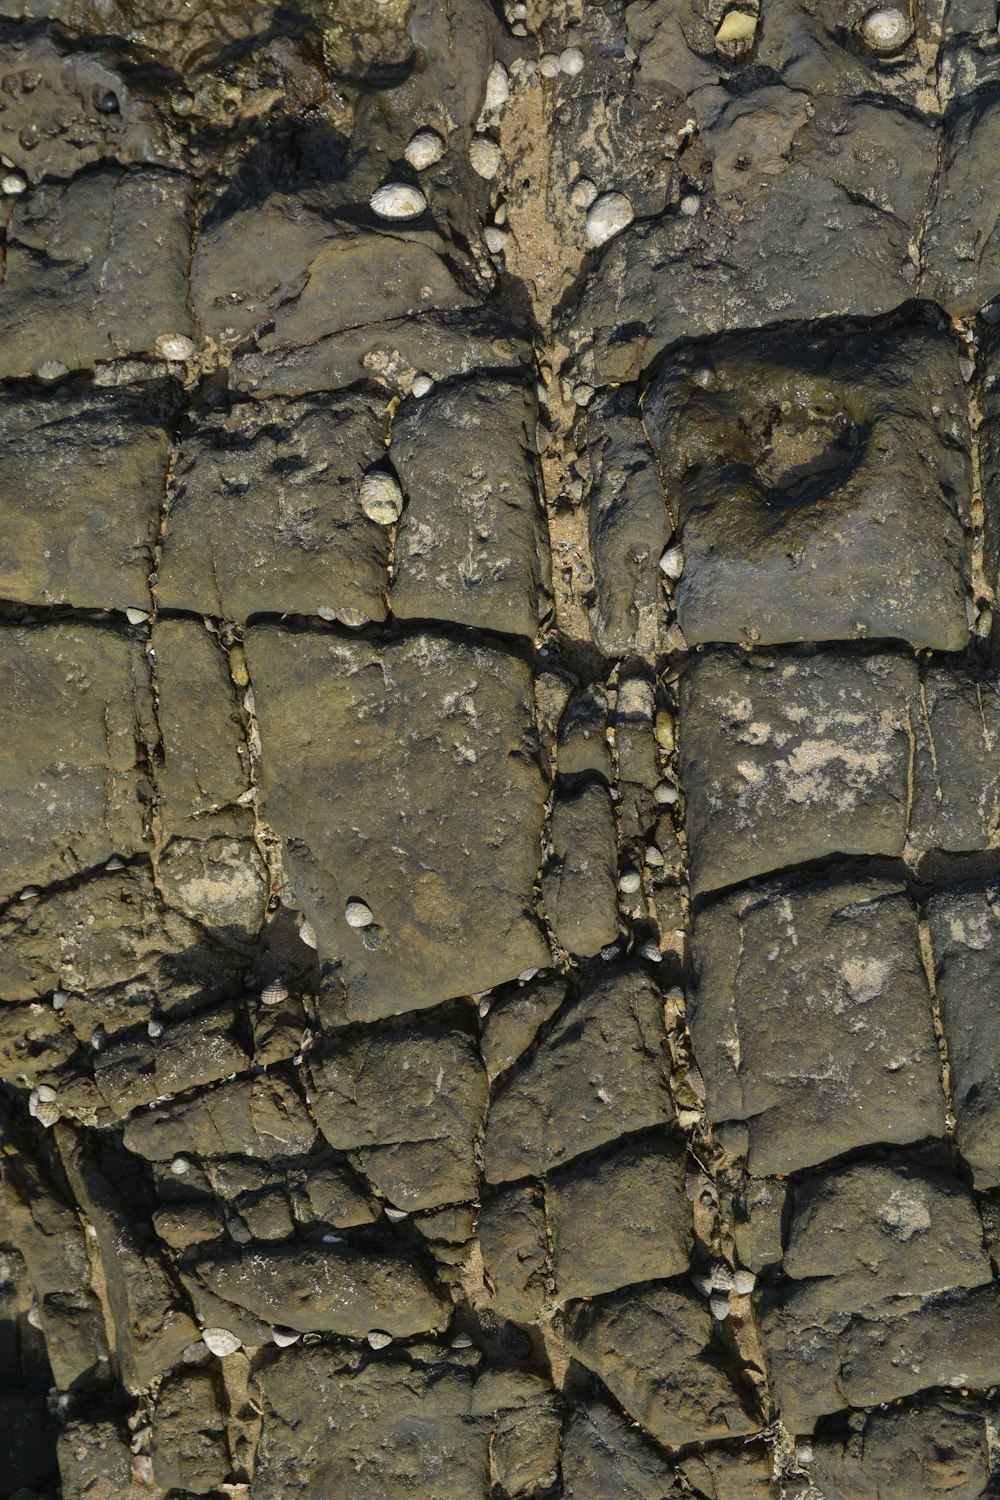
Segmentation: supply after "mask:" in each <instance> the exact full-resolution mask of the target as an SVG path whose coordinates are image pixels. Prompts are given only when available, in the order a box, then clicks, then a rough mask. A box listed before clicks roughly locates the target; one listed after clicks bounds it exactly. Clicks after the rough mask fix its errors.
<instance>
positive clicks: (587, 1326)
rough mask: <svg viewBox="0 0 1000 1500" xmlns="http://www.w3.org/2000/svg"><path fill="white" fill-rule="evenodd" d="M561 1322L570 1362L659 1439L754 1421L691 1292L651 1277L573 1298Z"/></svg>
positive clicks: (679, 1440)
mask: <svg viewBox="0 0 1000 1500" xmlns="http://www.w3.org/2000/svg"><path fill="white" fill-rule="evenodd" d="M564 1327H565V1336H566V1342H567V1345H568V1347H569V1350H570V1352H571V1354H572V1355H573V1357H574V1359H578V1360H579V1361H580V1362H581V1363H582V1364H584V1365H586V1367H587V1368H588V1369H589V1370H592V1371H593V1372H594V1374H595V1375H598V1376H599V1377H600V1378H601V1380H603V1381H604V1384H605V1385H606V1386H607V1387H608V1390H609V1391H610V1392H611V1394H612V1395H613V1396H614V1397H615V1399H616V1400H617V1401H619V1402H621V1404H622V1406H623V1407H624V1408H625V1410H626V1411H627V1412H628V1414H629V1415H630V1416H632V1417H634V1418H635V1419H636V1421H637V1422H639V1423H640V1424H641V1425H642V1427H643V1428H644V1429H645V1430H646V1432H648V1433H649V1434H650V1436H651V1437H653V1438H655V1439H656V1440H657V1442H660V1443H664V1444H666V1445H667V1446H668V1447H671V1448H679V1447H682V1446H683V1445H684V1444H686V1443H699V1442H707V1441H710V1440H712V1439H715V1438H723V1437H733V1436H737V1435H746V1434H747V1433H750V1432H752V1431H753V1430H754V1428H755V1427H756V1426H757V1421H756V1419H755V1418H754V1417H753V1416H752V1415H751V1412H750V1408H749V1407H748V1405H747V1401H746V1399H745V1397H744V1396H743V1395H742V1394H741V1392H740V1391H739V1390H738V1389H737V1387H736V1386H735V1384H734V1383H733V1380H732V1378H731V1376H730V1375H729V1373H728V1371H727V1369H726V1361H725V1357H724V1354H723V1351H722V1348H721V1347H719V1348H717V1347H716V1346H715V1342H714V1335H713V1320H712V1314H711V1313H710V1312H709V1310H708V1306H707V1304H706V1303H705V1302H703V1301H702V1300H701V1298H699V1297H698V1296H697V1295H696V1294H695V1293H693V1292H692V1291H690V1290H689V1289H687V1288H681V1287H680V1286H678V1285H676V1284H672V1283H669V1282H654V1283H651V1284H650V1285H649V1286H647V1287H644V1288H643V1289H642V1290H638V1291H636V1290H631V1289H629V1290H626V1291H622V1292H613V1293H612V1294H611V1296H609V1297H598V1298H595V1299H594V1300H593V1301H592V1302H582V1303H575V1304H573V1305H571V1306H570V1307H569V1308H567V1310H566V1313H565V1318H564Z"/></svg>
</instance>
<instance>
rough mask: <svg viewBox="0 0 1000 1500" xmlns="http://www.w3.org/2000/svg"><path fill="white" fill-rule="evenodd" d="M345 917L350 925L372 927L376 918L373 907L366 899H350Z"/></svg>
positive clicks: (345, 910) (345, 909) (345, 908)
mask: <svg viewBox="0 0 1000 1500" xmlns="http://www.w3.org/2000/svg"><path fill="white" fill-rule="evenodd" d="M344 917H345V918H346V921H347V925H348V927H370V926H371V924H372V923H373V922H374V920H375V918H374V916H373V915H372V909H371V907H370V906H368V905H367V904H366V903H365V902H364V901H348V903H347V905H346V906H345V907H344Z"/></svg>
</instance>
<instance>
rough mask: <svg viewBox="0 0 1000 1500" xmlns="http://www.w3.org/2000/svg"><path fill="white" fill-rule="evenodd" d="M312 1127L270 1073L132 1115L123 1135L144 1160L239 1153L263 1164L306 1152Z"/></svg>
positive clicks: (298, 1100)
mask: <svg viewBox="0 0 1000 1500" xmlns="http://www.w3.org/2000/svg"><path fill="white" fill-rule="evenodd" d="M315 1138H316V1127H315V1125H314V1124H313V1123H312V1120H311V1119H310V1118H309V1113H308V1111H307V1109H306V1106H305V1103H304V1101H303V1099H302V1097H301V1095H300V1094H299V1093H298V1091H297V1090H296V1089H295V1088H294V1087H293V1086H292V1085H291V1084H289V1083H287V1082H285V1081H284V1080H283V1079H281V1078H277V1077H275V1076H274V1075H273V1074H272V1075H271V1076H270V1077H267V1078H240V1079H235V1080H234V1081H233V1082H232V1083H220V1084H216V1085H215V1086H214V1087H213V1088H208V1089H205V1090H204V1091H203V1092H202V1093H199V1094H195V1095H193V1096H190V1097H187V1098H182V1099H177V1100H175V1101H171V1102H170V1103H168V1104H154V1105H153V1106H152V1107H151V1108H150V1109H148V1110H146V1111H144V1112H142V1113H138V1112H137V1113H135V1114H132V1115H131V1116H130V1117H129V1119H128V1121H127V1123H126V1125H125V1131H124V1137H123V1139H124V1143H125V1145H126V1146H127V1147H128V1149H129V1150H130V1151H134V1152H135V1153H136V1154H137V1155H138V1156H142V1157H145V1159H146V1160H147V1161H170V1160H172V1158H174V1157H175V1156H185V1155H188V1154H192V1155H195V1156H199V1157H212V1156H229V1155H235V1154H240V1155H244V1156H251V1157H255V1158H261V1159H263V1160H268V1159H269V1158H271V1157H275V1156H298V1155H300V1154H302V1153H304V1152H306V1151H308V1150H309V1149H310V1147H311V1146H312V1144H313V1142H314V1140H315Z"/></svg>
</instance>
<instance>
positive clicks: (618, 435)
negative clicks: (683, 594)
mask: <svg viewBox="0 0 1000 1500" xmlns="http://www.w3.org/2000/svg"><path fill="white" fill-rule="evenodd" d="M587 446H588V452H589V455H590V464H591V481H590V491H589V496H588V505H589V518H590V552H591V556H592V558H593V560H594V585H595V592H596V596H597V597H596V603H595V605H594V608H593V610H592V613H591V621H592V624H593V629H594V636H595V639H596V640H597V643H598V645H600V646H601V647H602V649H603V650H605V651H608V652H611V653H613V654H615V655H624V654H625V653H626V652H630V651H640V652H642V651H651V650H653V649H654V648H655V645H656V640H657V619H658V615H659V610H660V606H661V594H662V589H661V579H662V576H663V575H662V574H661V572H660V567H659V562H660V556H661V554H662V552H663V549H664V548H665V547H666V545H667V542H668V541H669V539H670V521H669V518H668V512H667V505H666V497H665V496H664V493H663V484H662V481H661V479H660V475H659V473H658V472H657V469H656V464H655V460H654V458H653V454H652V452H651V450H650V447H649V442H648V440H647V438H646V434H645V432H644V431H643V427H642V419H641V417H640V414H639V403H638V401H637V399H636V395H635V392H634V391H633V390H632V389H631V388H630V387H628V386H619V387H618V388H617V389H614V390H611V391H602V392H600V393H599V394H598V395H596V396H595V397H594V399H593V400H592V401H591V402H590V405H589V406H588V408H587Z"/></svg>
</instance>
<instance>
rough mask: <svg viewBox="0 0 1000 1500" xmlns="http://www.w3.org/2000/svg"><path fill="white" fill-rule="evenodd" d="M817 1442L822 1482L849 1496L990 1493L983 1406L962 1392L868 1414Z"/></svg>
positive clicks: (896, 1498)
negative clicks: (844, 1430) (848, 1428)
mask: <svg viewBox="0 0 1000 1500" xmlns="http://www.w3.org/2000/svg"><path fill="white" fill-rule="evenodd" d="M814 1446H815V1455H816V1468H815V1473H816V1477H817V1479H818V1481H819V1483H820V1484H821V1485H822V1486H823V1489H824V1491H825V1492H826V1493H827V1494H833V1495H837V1496H839V1497H842V1500H909V1497H910V1496H911V1495H922V1496H923V1495H926V1496H927V1500H932V1497H936V1496H939V1495H947V1496H948V1497H949V1500H981V1497H982V1496H984V1495H987V1494H988V1493H989V1485H988V1480H989V1471H990V1463H989V1451H988V1442H987V1433H986V1423H985V1421H984V1414H983V1410H982V1408H981V1407H980V1406H979V1405H978V1404H977V1403H974V1402H972V1401H968V1400H963V1399H962V1398H961V1397H959V1396H957V1395H955V1396H951V1395H949V1396H939V1397H938V1398H937V1399H936V1400H934V1402H933V1404H929V1405H926V1406H917V1407H910V1406H904V1407H897V1408H890V1409H889V1410H888V1411H873V1412H869V1413H867V1414H866V1415H865V1416H864V1417H862V1419H861V1421H860V1422H859V1423H858V1425H857V1428H856V1429H855V1430H852V1431H850V1432H848V1433H845V1434H842V1435H841V1434H838V1435H835V1436H833V1435H831V1436H829V1437H825V1436H824V1437H823V1438H821V1439H820V1440H819V1441H818V1442H817V1443H816V1444H815V1445H814Z"/></svg>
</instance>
